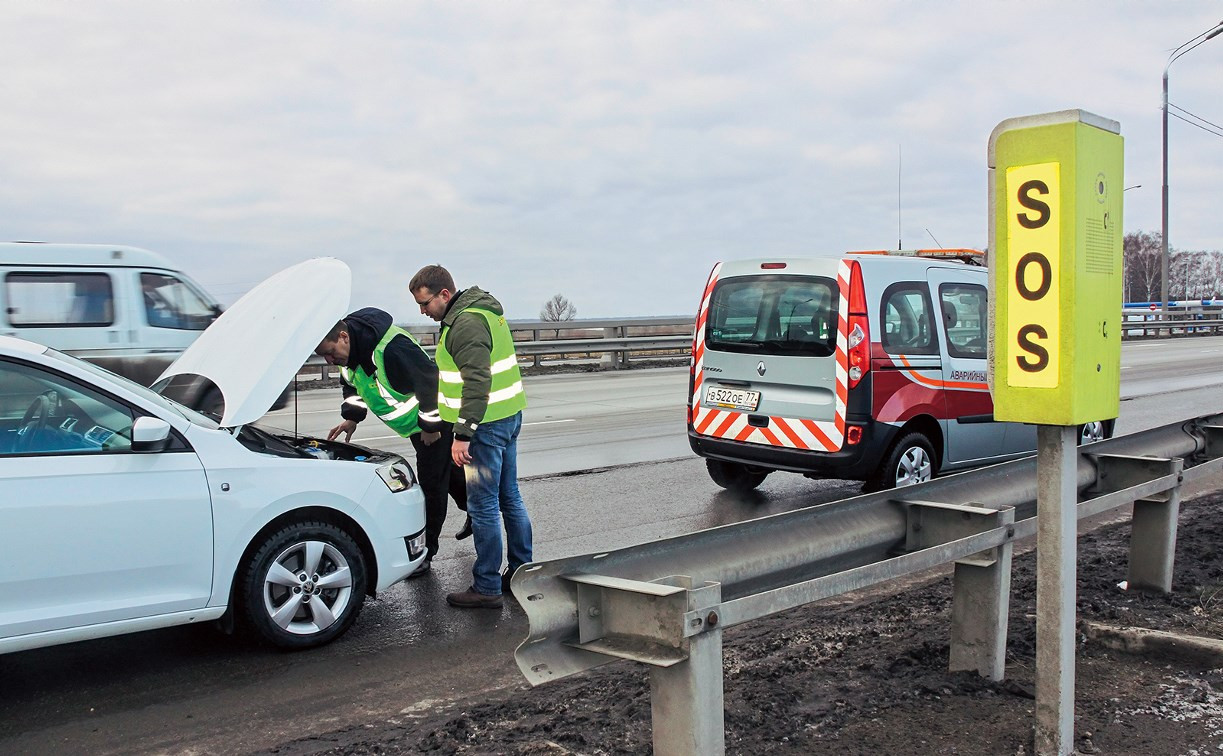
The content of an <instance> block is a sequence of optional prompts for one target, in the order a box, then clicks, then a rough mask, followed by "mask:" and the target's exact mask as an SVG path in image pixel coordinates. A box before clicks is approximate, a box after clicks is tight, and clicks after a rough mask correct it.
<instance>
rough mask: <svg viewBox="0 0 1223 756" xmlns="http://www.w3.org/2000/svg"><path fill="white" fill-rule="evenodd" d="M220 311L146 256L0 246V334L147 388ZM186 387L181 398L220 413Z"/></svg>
mask: <svg viewBox="0 0 1223 756" xmlns="http://www.w3.org/2000/svg"><path fill="white" fill-rule="evenodd" d="M220 312H221V308H220V305H218V304H217V302H216V300H215V299H213V298H212V297H211V296H210V295H209V294H208V293H207V292H206V291H204V289H203V288H202V287H201V286H200V285H199V284H197V283H196V282H194V281H192V280H191V278H190V277H188V276H187V275H186V274H185V273H183V272H182V271H181V270H178V269H177V268H176V267H175V266H173V265H172V264H171V263H170V262H169V261H168V260H166V259H165V258H164V257H162V256H161V255H158V254H156V253H154V252H150V251H148V250H145V249H137V248H135V247H124V246H116V245H103V244H48V243H43V242H0V334H3V335H5V336H17V337H20V338H23V339H26V340H29V341H34V342H37V343H39V344H44V345H46V346H49V347H53V348H55V349H57V350H59V351H61V352H66V353H68V354H71V355H73V356H76V357H80V358H82V359H84V360H88V361H89V362H93V363H95V364H97V365H100V366H102V367H105V368H106V369H108V370H111V371H113V372H115V373H118V374H120V375H122V376H125V377H127V378H131V379H132V380H134V381H136V382H138V383H141V384H143V385H146V386H147V385H149V384H151V383H152V382H153V381H155V380H156V379H157V377H158V376H159V375H161V372H162V371H163V370H164V369H165V368H166V367H167V366H168V365H169V364H170V363H171V362H173V361H174V359H175V358H176V357H178V355H180V354H182V352H183V350H184V349H186V348H187V347H188V346H190V345H191V343H192V342H194V341H195V339H196V337H197V336H198V335H199V334H200V332H201V331H203V330H204V329H205V328H207V327H208V325H209V324H210V323H211V322H212V321H213V320H215V319H216V317H217V315H219V314H220ZM188 383H189V384H190V385H188ZM188 383H184V384H183V385H181V386H178V387H176V389H177V393H175V398H176V399H179V400H180V401H182V403H184V404H187V405H188V406H192V407H199V408H204V409H216V408H217V406H218V403H219V397H216V396H214V395H213V394H212V387H211V386H210V385H208V384H206V383H203V382H200V381H195V382H188Z"/></svg>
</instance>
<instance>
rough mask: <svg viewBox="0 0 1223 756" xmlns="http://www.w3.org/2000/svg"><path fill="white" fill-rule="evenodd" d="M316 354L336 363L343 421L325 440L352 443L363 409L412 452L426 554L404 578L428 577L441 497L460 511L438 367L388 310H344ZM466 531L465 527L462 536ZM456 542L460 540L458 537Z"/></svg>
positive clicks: (460, 489)
mask: <svg viewBox="0 0 1223 756" xmlns="http://www.w3.org/2000/svg"><path fill="white" fill-rule="evenodd" d="M314 352H315V354H317V355H319V356H320V357H322V358H323V359H324V360H326V361H327V364H329V365H339V366H340V377H341V379H342V381H343V383H342V387H343V392H344V402H343V404H341V405H340V417H341V418H342V422H340V424H339V425H337V426H335V427H334V428H332V429H331V430H330V432H328V433H327V440H328V441H330V440H332V439H334V438H337V437H339V436H343V437H344V439H343V440H345V441H351V440H352V434H353V432H354V431H356V429H357V423H359V422H361V421H362V420H364V419H365V418H366V416H367V415H368V414H369V412H373V414H374V415H375V416H376V417H377V418H378V419H380V420H381V421H382V422H384V423H386V425H387V426H388V427H389V428H390V429H391V430H393V431H395V432H396V433H398V434H399V435H400V436H402V437H404V438H406V439H409V440H410V441H411V442H412V447H413V448H414V449H415V450H416V475H417V478H418V479H419V481H420V487H421V491H422V492H423V493H424V495H425V546H426V548H427V549H428V556H426V557H425V561H423V562H421V563H420V566H419V567H417V568H416V571H415V572H413V573H412V574H411V575H409V576H408V577H409V578H416V577H420V576H422V575H425V574H427V573H428V572H429V570H430V566H431V565H432V563H433V557H434V556H435V555H436V554H437V550H438V534H440V533H441V530H442V524H443V523H444V522H445V520H446V494H447V493H449V494H450V495H451V496H452V497H454V501H455V503H456V504H458V505H459V509H464V508H466V505H467V491H466V485H465V483H464V478H463V473H462V471H461V469H459V468H456V467H455V466H454V464H453V462H452V460H451V453H450V443H451V433H450V426H449V424H447V423H445V422H443V420H442V418H441V414H440V413H439V412H438V407H437V400H438V396H439V393H438V389H437V365H435V364H434V363H433V360H431V359H429V355H428V354H426V353H425V350H423V349H421V348H420V344H418V343H417V342H416V339H415V338H413V337H412V334H410V333H408V332H407V331H405V330H404V329H402V328H399V327H398V326H396V325H395V324H394V322H393V321H392V320H391V315H390V313H388V312H385V311H383V310H379V309H377V308H376V307H366V308H363V309H360V310H357V311H356V312H352V313H349V314H348V315H347V316H345V317H344V319H343V320H341V321H340V322H338V323H336V325H335V327H334V328H332V329H331V332H330V333H328V334H327V336H325V337H324V338H323V340H322V341H321V342H320V343H319V345H318V347H316V348H315V350H314ZM466 530H467V529H466V528H464V532H465V531H466ZM456 537H459V538H462V537H464V536H463V532H460V533H459V535H458V536H456Z"/></svg>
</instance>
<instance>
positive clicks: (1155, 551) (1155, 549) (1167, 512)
mask: <svg viewBox="0 0 1223 756" xmlns="http://www.w3.org/2000/svg"><path fill="white" fill-rule="evenodd" d="M1167 461H1168V462H1169V463H1170V464H1169V466H1170V467H1171V470H1169V471H1168V472H1175V473H1176V474H1177V475H1180V474H1181V469H1182V467H1183V465H1184V460H1181V459H1170V460H1167ZM1180 511H1181V489H1180V486H1177V487H1176V488H1173V489H1172V490H1171V491H1166V492H1164V493H1162V494H1158V495H1156V496H1153V497H1151V498H1149V499H1138V500H1137V501H1135V502H1134V515H1133V521H1132V525H1131V530H1130V572H1129V576H1128V578H1127V580H1128V581H1129V587H1130V588H1138V589H1147V590H1156V591H1160V592H1162V593H1170V592H1171V591H1172V562H1173V558H1174V557H1175V555H1176V521H1177V518H1178V517H1179V516H1180Z"/></svg>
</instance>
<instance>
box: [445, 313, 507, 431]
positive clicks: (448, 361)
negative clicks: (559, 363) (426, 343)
mask: <svg viewBox="0 0 1223 756" xmlns="http://www.w3.org/2000/svg"><path fill="white" fill-rule="evenodd" d="M464 312H473V313H475V314H477V315H479V316H481V317H482V318H484V320H485V321H486V322H487V323H488V332H489V333H490V334H492V337H493V348H492V352H491V353H490V355H489V356H490V357H491V362H492V365H491V366H490V372H491V373H492V383H490V384H489V388H488V407H487V408H486V409H485V410H484V417H480V418H474V417H465V418H463V420H464V421H466V423H467V424H468V425H469V426H471V427H472V429H473V430H474V426H475V425H477V424H479V423H491V422H493V421H494V420H503V419H505V418H507V417H512V416H513V415H514V414H516V413H518V412H521V411H522V410H523V409H524V408H525V407H526V406H527V395H526V393H524V392H523V390H522V373H520V372H519V370H518V357H517V355H515V354H514V337H513V336H511V335H510V329H509V327H508V326H507V325H506V324H505V318H504V317H502V316H501V315H498V314H496V313H495V312H491V311H489V310H481V309H479V308H477V307H469V308H467V309H466V310H464ZM449 332H450V327H449V326H447V327H445V328H443V329H442V333H441V337H440V338H438V340H437V351H436V352H435V353H434V355H433V356H434V358H435V359H436V360H437V370H438V379H437V389H438V397H437V409H438V412H439V413H440V414H441V416H442V420H443V421H444V422H447V423H453V422H455V421H457V420H458V419H459V407H460V406H461V405H462V404H463V376H462V374H460V373H459V366H458V365H456V364H455V362H454V358H453V357H451V356H450V352H448V351H446V335H447V334H448V333H449Z"/></svg>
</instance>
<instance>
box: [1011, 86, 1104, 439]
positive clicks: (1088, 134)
mask: <svg viewBox="0 0 1223 756" xmlns="http://www.w3.org/2000/svg"><path fill="white" fill-rule="evenodd" d="M1120 132H1121V126H1120V124H1119V123H1117V122H1116V121H1112V120H1109V119H1106V118H1102V117H1100V116H1097V115H1093V114H1091V113H1087V112H1085V111H1082V110H1065V111H1060V112H1057V113H1046V114H1043V115H1035V116H1026V117H1022V118H1011V119H1008V120H1006V121H1003V122H1002V123H1000V124H998V126H997V127H996V128H995V129H994V132H993V134H991V135H990V140H989V197H990V227H989V249H990V255H989V258H990V262H989V264H990V269H991V270H990V290H991V291H990V301H992V302H993V305H994V322H993V331H992V338H991V340H990V343H991V354H990V386H991V391H992V392H993V399H994V418H995V419H996V420H1001V421H1011V422H1024V423H1037V424H1041V425H1079V424H1082V423H1086V422H1092V421H1096V420H1106V419H1109V418H1114V417H1116V416H1117V414H1118V412H1119V410H1120V402H1121V331H1122V323H1121V304H1122V301H1121V300H1122V278H1123V274H1122V264H1121V259H1122V258H1121V249H1122V236H1123V231H1122V225H1121V207H1122V201H1121V193H1122V187H1123V184H1122V169H1123V154H1124V153H1123V140H1122V138H1121V133H1120Z"/></svg>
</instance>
